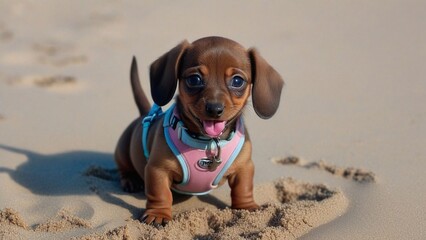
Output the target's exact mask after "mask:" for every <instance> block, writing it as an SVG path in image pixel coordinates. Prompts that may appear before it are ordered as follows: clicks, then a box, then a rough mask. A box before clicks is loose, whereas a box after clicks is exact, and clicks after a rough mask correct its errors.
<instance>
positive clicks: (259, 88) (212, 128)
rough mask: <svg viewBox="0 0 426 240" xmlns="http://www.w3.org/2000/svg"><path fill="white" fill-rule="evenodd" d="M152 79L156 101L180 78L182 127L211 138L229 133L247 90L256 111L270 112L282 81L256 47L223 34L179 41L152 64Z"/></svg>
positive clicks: (265, 114) (267, 114)
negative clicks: (192, 40)
mask: <svg viewBox="0 0 426 240" xmlns="http://www.w3.org/2000/svg"><path fill="white" fill-rule="evenodd" d="M150 82H151V96H152V98H153V100H154V102H155V103H156V104H158V105H159V106H164V105H166V104H167V103H168V102H169V101H171V99H172V98H173V95H174V93H175V91H176V88H177V86H178V83H179V94H180V95H179V96H178V98H177V103H178V109H179V110H180V114H181V118H182V120H183V122H184V124H185V126H186V127H187V128H188V130H189V131H191V132H192V133H195V134H201V135H207V136H210V137H219V136H221V134H222V133H227V132H229V130H230V126H232V125H233V123H235V120H236V119H237V118H238V116H240V115H241V112H242V109H243V108H244V105H245V104H246V102H247V99H248V97H249V95H250V94H251V95H252V102H253V108H254V110H255V112H256V114H257V115H258V116H259V117H261V118H263V119H267V118H270V117H272V116H273V115H274V114H275V112H276V111H277V109H278V106H279V103H280V97H281V89H282V87H283V85H284V81H283V80H282V78H281V76H280V75H279V74H278V72H277V71H275V69H274V68H273V67H271V66H270V65H269V64H268V62H266V60H265V59H264V58H263V57H262V56H261V55H260V54H259V52H258V51H257V50H256V49H254V48H250V49H248V50H246V49H245V48H244V47H242V46H241V45H240V44H238V43H236V42H234V41H232V40H230V39H226V38H222V37H206V38H202V39H200V40H197V41H195V42H193V43H189V42H188V41H186V40H185V41H183V42H181V43H180V44H178V45H177V46H176V47H174V48H172V49H171V50H170V51H168V52H167V53H165V54H164V55H162V56H161V57H160V58H158V59H157V60H156V61H154V62H153V63H152V64H151V67H150ZM225 135H226V134H225Z"/></svg>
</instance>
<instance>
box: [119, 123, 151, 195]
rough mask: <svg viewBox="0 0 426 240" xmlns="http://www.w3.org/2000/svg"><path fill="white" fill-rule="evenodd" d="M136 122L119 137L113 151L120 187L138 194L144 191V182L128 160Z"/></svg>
mask: <svg viewBox="0 0 426 240" xmlns="http://www.w3.org/2000/svg"><path fill="white" fill-rule="evenodd" d="M135 124H137V121H135V122H133V123H131V124H130V125H129V126H128V127H127V128H126V130H125V131H124V132H123V134H122V135H121V137H120V139H119V141H118V144H117V147H116V149H115V154H114V157H115V162H116V163H117V166H118V170H119V172H120V177H121V179H120V183H121V187H122V188H123V190H124V191H126V192H138V191H142V190H143V189H144V182H143V180H142V178H141V177H140V176H139V174H138V173H137V172H136V170H135V168H134V166H133V164H132V162H131V159H130V144H131V138H132V132H133V129H134V126H135Z"/></svg>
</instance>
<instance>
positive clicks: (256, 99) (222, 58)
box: [115, 37, 284, 225]
mask: <svg viewBox="0 0 426 240" xmlns="http://www.w3.org/2000/svg"><path fill="white" fill-rule="evenodd" d="M130 75H131V77H130V78H131V85H132V90H133V95H134V98H135V102H136V105H137V106H138V109H139V112H140V117H139V118H137V119H136V120H134V121H133V122H132V123H131V124H130V125H129V126H128V127H127V129H126V130H125V131H124V133H123V134H122V136H121V138H120V139H119V141H118V144H117V148H116V151H115V161H116V163H117V165H118V169H119V172H120V175H121V185H122V187H123V189H124V190H125V191H127V192H135V191H139V190H145V195H146V198H147V204H146V210H145V212H144V214H143V216H142V217H141V219H140V220H141V221H142V222H145V223H147V224H154V225H164V224H166V223H167V222H168V221H170V220H171V219H172V210H171V208H172V203H173V197H172V190H173V191H175V192H178V193H183V194H191V195H200V194H207V193H208V192H209V191H211V190H212V189H214V188H216V187H218V186H220V185H222V184H223V183H225V182H226V181H228V183H229V186H230V188H231V198H232V208H234V209H248V210H253V209H257V208H258V207H259V206H258V205H257V204H256V203H255V201H254V199H253V175H254V164H253V161H252V159H251V148H252V144H251V142H250V138H249V135H248V133H247V129H246V127H245V125H244V122H243V116H242V115H243V111H244V107H245V106H246V104H247V101H248V99H249V96H250V95H252V103H253V108H254V110H255V112H256V114H257V115H258V116H259V117H261V118H263V119H268V118H270V117H272V116H273V115H274V114H275V112H276V111H277V108H278V105H279V103H280V96H281V90H282V87H283V85H284V81H283V80H282V78H281V76H280V75H279V74H278V73H277V72H276V71H275V70H274V69H273V68H272V67H271V66H270V65H269V64H268V63H267V62H266V61H265V59H263V58H262V57H261V56H260V55H259V53H258V51H257V50H256V49H248V50H246V49H245V48H244V47H242V46H241V45H240V44H238V43H236V42H234V41H232V40H230V39H226V38H222V37H206V38H202V39H199V40H197V41H195V42H193V43H188V42H187V41H183V42H182V43H180V44H179V45H177V46H176V47H174V48H173V49H171V50H170V51H169V52H167V53H165V54H164V55H163V56H161V57H160V58H159V59H157V60H156V61H155V62H153V63H152V64H151V66H150V83H151V95H152V98H153V100H154V102H155V104H154V106H151V104H150V103H149V101H148V99H147V98H146V95H145V94H144V92H143V90H142V88H141V86H140V82H139V77H138V70H137V64H136V59H135V58H134V59H133V62H132V67H131V74H130ZM176 88H179V95H178V96H177V97H176V101H175V103H174V104H173V105H172V106H171V107H170V108H169V109H168V110H167V111H164V112H163V111H162V109H161V107H162V106H164V105H166V104H167V103H169V102H170V101H171V100H172V98H173V96H174V93H175V91H176Z"/></svg>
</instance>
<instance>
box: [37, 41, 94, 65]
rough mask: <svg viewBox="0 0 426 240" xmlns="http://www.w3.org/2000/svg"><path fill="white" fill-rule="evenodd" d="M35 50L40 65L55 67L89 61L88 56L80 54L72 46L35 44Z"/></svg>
mask: <svg viewBox="0 0 426 240" xmlns="http://www.w3.org/2000/svg"><path fill="white" fill-rule="evenodd" d="M33 50H34V53H35V56H36V61H37V62H38V63H41V64H46V65H52V66H55V67H65V66H69V65H74V64H83V63H86V62H87V61H88V58H87V56H86V55H85V54H82V53H80V52H78V50H77V49H76V48H75V46H73V45H71V44H66V43H59V42H53V41H47V42H43V43H36V44H34V45H33Z"/></svg>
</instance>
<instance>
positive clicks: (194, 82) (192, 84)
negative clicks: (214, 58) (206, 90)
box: [185, 74, 204, 88]
mask: <svg viewBox="0 0 426 240" xmlns="http://www.w3.org/2000/svg"><path fill="white" fill-rule="evenodd" d="M185 82H186V86H188V87H189V88H202V87H204V81H203V79H202V78H201V76H200V75H198V74H194V75H191V76H189V77H187V78H186V79H185Z"/></svg>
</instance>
